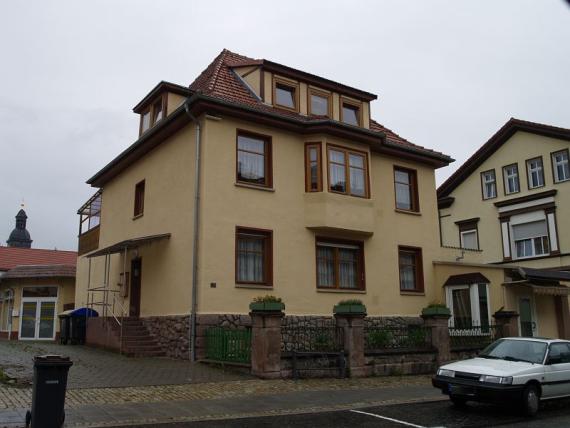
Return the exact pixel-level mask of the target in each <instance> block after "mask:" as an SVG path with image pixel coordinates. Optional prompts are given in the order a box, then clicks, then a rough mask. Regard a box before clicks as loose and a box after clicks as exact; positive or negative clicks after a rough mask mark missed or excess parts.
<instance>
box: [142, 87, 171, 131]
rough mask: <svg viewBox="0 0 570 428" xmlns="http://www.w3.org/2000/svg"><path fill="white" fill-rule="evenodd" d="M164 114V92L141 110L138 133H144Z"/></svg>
mask: <svg viewBox="0 0 570 428" xmlns="http://www.w3.org/2000/svg"><path fill="white" fill-rule="evenodd" d="M165 116H166V94H162V95H160V96H159V97H158V98H157V99H156V100H155V101H154V102H153V103H152V104H151V105H150V106H148V107H147V108H146V109H145V110H143V111H142V112H141V125H140V135H142V134H144V133H145V132H146V131H148V130H149V129H150V128H152V127H153V126H154V125H156V124H157V123H158V122H160V121H161V120H162V119H163V118H164V117H165Z"/></svg>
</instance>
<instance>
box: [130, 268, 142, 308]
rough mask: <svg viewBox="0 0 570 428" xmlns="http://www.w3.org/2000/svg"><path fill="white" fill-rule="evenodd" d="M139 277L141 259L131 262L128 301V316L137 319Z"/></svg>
mask: <svg viewBox="0 0 570 428" xmlns="http://www.w3.org/2000/svg"><path fill="white" fill-rule="evenodd" d="M141 275H142V259H141V258H137V259H134V260H132V261H131V290H130V296H131V297H130V301H129V316H131V317H138V316H139V315H140V312H141Z"/></svg>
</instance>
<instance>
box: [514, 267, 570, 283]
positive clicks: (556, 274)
mask: <svg viewBox="0 0 570 428" xmlns="http://www.w3.org/2000/svg"><path fill="white" fill-rule="evenodd" d="M517 273H518V274H519V275H520V276H521V277H522V278H524V279H527V280H529V281H568V282H570V272H565V271H560V270H551V269H531V268H526V267H519V268H518V269H517Z"/></svg>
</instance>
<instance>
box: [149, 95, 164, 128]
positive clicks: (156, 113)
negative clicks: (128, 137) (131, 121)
mask: <svg viewBox="0 0 570 428" xmlns="http://www.w3.org/2000/svg"><path fill="white" fill-rule="evenodd" d="M162 117H163V114H162V98H161V99H160V100H158V101H157V102H155V103H154V105H153V106H152V124H153V125H154V124H156V123H157V122H159V121H160V120H161V119H162Z"/></svg>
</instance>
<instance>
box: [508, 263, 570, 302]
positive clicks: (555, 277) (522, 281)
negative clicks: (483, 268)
mask: <svg viewBox="0 0 570 428" xmlns="http://www.w3.org/2000/svg"><path fill="white" fill-rule="evenodd" d="M511 277H512V278H513V279H512V280H511V281H509V282H505V283H503V285H505V286H510V287H514V286H523V287H528V288H531V289H532V292H533V294H538V295H546V296H569V295H570V288H568V287H567V286H566V285H564V284H561V283H560V281H563V282H570V272H566V271H560V270H554V269H533V268H527V267H518V268H514V269H512V270H511Z"/></svg>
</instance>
